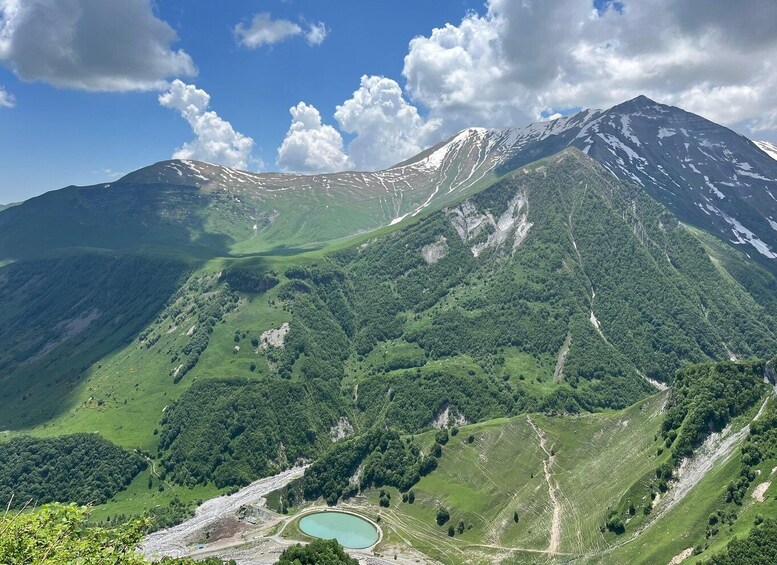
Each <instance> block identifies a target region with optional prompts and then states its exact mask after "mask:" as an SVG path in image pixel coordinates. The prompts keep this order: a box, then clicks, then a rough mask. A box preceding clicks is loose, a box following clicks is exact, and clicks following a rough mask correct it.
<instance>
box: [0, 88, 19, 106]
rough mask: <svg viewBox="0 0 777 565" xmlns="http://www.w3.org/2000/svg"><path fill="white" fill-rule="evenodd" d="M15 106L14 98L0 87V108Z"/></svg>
mask: <svg viewBox="0 0 777 565" xmlns="http://www.w3.org/2000/svg"><path fill="white" fill-rule="evenodd" d="M15 105H16V101H15V100H14V97H13V96H12V95H11V94H8V92H6V90H5V89H4V88H3V87H2V86H0V108H13V107H14V106H15Z"/></svg>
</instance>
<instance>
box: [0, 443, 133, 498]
mask: <svg viewBox="0 0 777 565" xmlns="http://www.w3.org/2000/svg"><path fill="white" fill-rule="evenodd" d="M0 461H2V464H1V465H0V506H2V507H3V508H5V507H6V506H7V505H8V504H9V502H10V503H11V507H12V508H17V507H21V506H23V505H24V504H25V503H27V502H28V501H30V500H32V501H33V502H34V503H35V504H43V503H47V502H76V503H79V504H87V503H92V504H101V503H103V502H105V501H107V500H108V499H110V498H111V497H112V496H113V495H115V494H116V493H117V492H119V491H121V490H124V489H125V488H126V487H127V485H129V484H130V482H132V479H133V478H134V477H135V476H136V475H137V474H138V473H140V472H141V471H142V470H143V469H145V468H146V462H145V460H144V459H143V458H142V457H141V456H140V455H138V454H136V453H134V452H131V451H127V450H124V449H122V448H120V447H118V446H116V445H114V444H113V443H111V442H109V441H108V440H106V439H103V438H102V437H101V436H99V435H98V434H75V435H69V436H60V437H55V438H45V439H38V438H32V437H26V436H22V437H18V438H14V439H12V440H10V441H8V442H5V443H0ZM11 501H12V502H11Z"/></svg>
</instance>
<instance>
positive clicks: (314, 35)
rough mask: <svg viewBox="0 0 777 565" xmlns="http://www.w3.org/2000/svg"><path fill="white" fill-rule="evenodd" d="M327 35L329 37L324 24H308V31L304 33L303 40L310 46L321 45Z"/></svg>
mask: <svg viewBox="0 0 777 565" xmlns="http://www.w3.org/2000/svg"><path fill="white" fill-rule="evenodd" d="M327 35H329V28H327V27H326V25H325V24H324V22H317V23H314V24H310V27H309V28H308V31H307V32H306V33H305V40H306V41H307V42H308V43H309V44H310V45H321V44H322V43H323V42H324V40H325V39H326V36H327Z"/></svg>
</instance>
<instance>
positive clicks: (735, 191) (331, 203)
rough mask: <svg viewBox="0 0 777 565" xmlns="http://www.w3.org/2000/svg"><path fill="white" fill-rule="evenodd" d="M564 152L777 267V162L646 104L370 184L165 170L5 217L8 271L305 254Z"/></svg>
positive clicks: (464, 148)
mask: <svg viewBox="0 0 777 565" xmlns="http://www.w3.org/2000/svg"><path fill="white" fill-rule="evenodd" d="M568 146H573V147H577V148H578V149H580V150H581V151H583V152H584V153H586V154H587V155H589V156H590V157H592V158H594V159H595V160H597V161H598V162H599V163H601V164H602V165H603V166H604V167H605V168H606V169H607V170H608V171H610V172H611V173H612V174H614V175H615V176H617V177H618V178H621V179H623V180H628V181H630V182H633V183H635V184H636V185H638V186H640V187H642V188H643V189H644V190H645V191H646V192H647V193H648V194H650V195H651V196H652V197H654V198H655V199H656V200H657V201H659V202H661V203H662V204H664V205H665V206H666V207H667V208H668V209H669V210H670V211H671V212H672V213H674V214H675V215H677V217H678V218H679V219H680V220H681V221H683V222H686V223H689V224H691V225H694V226H697V227H699V228H701V229H703V230H705V231H708V232H710V233H714V234H716V235H717V236H718V237H719V238H721V239H722V240H724V241H727V242H730V243H732V244H734V245H737V246H740V247H741V248H742V249H743V250H745V252H746V253H747V254H748V255H750V256H752V257H754V258H755V259H757V260H761V261H762V263H763V264H764V265H766V266H767V267H768V268H770V269H772V270H775V269H777V161H775V160H774V159H770V158H769V157H768V155H767V154H766V153H764V151H762V150H761V149H759V147H758V146H757V145H755V144H754V143H753V142H751V141H749V140H748V139H746V138H744V137H742V136H741V135H738V134H736V133H734V132H732V131H731V130H729V129H727V128H725V127H722V126H719V125H717V124H714V123H712V122H710V121H708V120H705V119H704V118H701V117H699V116H696V115H694V114H691V113H688V112H685V111H683V110H681V109H679V108H674V107H671V106H666V105H662V104H657V103H655V102H653V101H652V100H650V99H648V98H645V97H644V96H641V97H638V98H635V99H634V100H630V101H628V102H625V103H623V104H620V105H618V106H615V107H613V108H610V109H609V110H585V111H582V112H579V113H577V114H575V115H573V116H569V117H563V118H558V119H556V120H553V121H549V122H539V123H535V124H531V125H529V126H527V127H522V128H507V129H483V128H470V129H466V130H463V131H462V132H460V133H458V134H457V135H455V136H453V137H451V138H450V139H448V140H445V141H444V142H442V143H440V144H438V145H437V146H435V147H432V148H430V149H429V150H427V151H424V152H423V153H421V154H419V155H418V156H416V157H414V158H412V159H409V160H407V161H405V162H403V163H400V164H398V165H396V166H394V167H391V168H389V169H387V170H384V171H378V172H374V173H360V172H345V173H334V174H325V175H307V176H306V175H294V174H277V173H248V172H245V171H238V170H234V169H229V168H226V167H221V166H216V165H210V164H206V163H200V162H194V161H164V162H161V163H157V164H155V165H152V166H150V167H146V168H144V169H141V170H139V171H136V172H134V173H130V174H128V175H126V176H125V177H123V178H122V179H120V180H118V181H116V182H113V183H107V184H102V185H96V186H91V187H68V188H65V189H62V190H59V191H54V192H50V193H47V194H44V195H42V196H40V197H37V198H33V199H31V200H28V201H27V202H25V203H23V204H22V205H20V206H16V207H14V208H11V209H8V210H6V211H4V212H3V213H2V215H0V261H1V260H12V259H19V258H23V257H27V256H31V255H39V254H41V253H45V252H47V251H48V250H51V249H62V248H67V247H92V248H108V249H137V248H139V247H151V248H154V247H160V246H161V247H170V246H171V245H175V247H177V248H182V247H188V248H190V251H191V252H192V253H199V254H205V255H207V256H221V255H226V254H238V255H241V254H250V253H257V252H260V253H267V252H269V251H270V250H272V249H273V248H278V249H284V250H285V251H284V253H289V252H295V251H293V250H294V249H295V248H299V247H306V248H310V247H315V246H321V245H322V244H324V243H326V242H327V241H332V240H335V239H341V238H345V237H349V236H353V235H355V234H359V233H365V232H368V231H370V230H374V229H377V228H380V227H382V226H389V225H393V224H396V223H397V222H400V221H401V220H403V219H405V218H413V217H416V216H418V215H419V214H421V213H422V212H424V211H426V210H434V209H438V208H440V207H442V206H444V205H446V204H449V203H451V202H453V201H455V200H457V199H459V198H461V197H462V196H466V195H467V194H472V193H474V192H476V191H478V190H480V189H482V188H484V187H485V186H488V184H490V183H491V182H493V181H494V180H495V179H497V178H498V177H500V176H502V175H504V174H506V173H508V172H510V171H512V170H515V169H516V168H517V167H520V166H522V165H525V164H527V163H530V162H532V161H536V160H537V159H541V158H544V157H548V156H550V155H552V154H554V153H557V152H558V151H560V150H562V149H563V148H565V147H568ZM290 250H291V251H290Z"/></svg>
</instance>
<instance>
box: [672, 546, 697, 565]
mask: <svg viewBox="0 0 777 565" xmlns="http://www.w3.org/2000/svg"><path fill="white" fill-rule="evenodd" d="M691 555H693V548H692V547H689V548H688V549H683V550H682V551H681V552H680V553H678V554H677V555H675V556H674V557H672V560H671V561H670V562H669V565H678V563H682V562H683V561H685V560H686V559H688V558H689V557H690V556H691Z"/></svg>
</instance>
